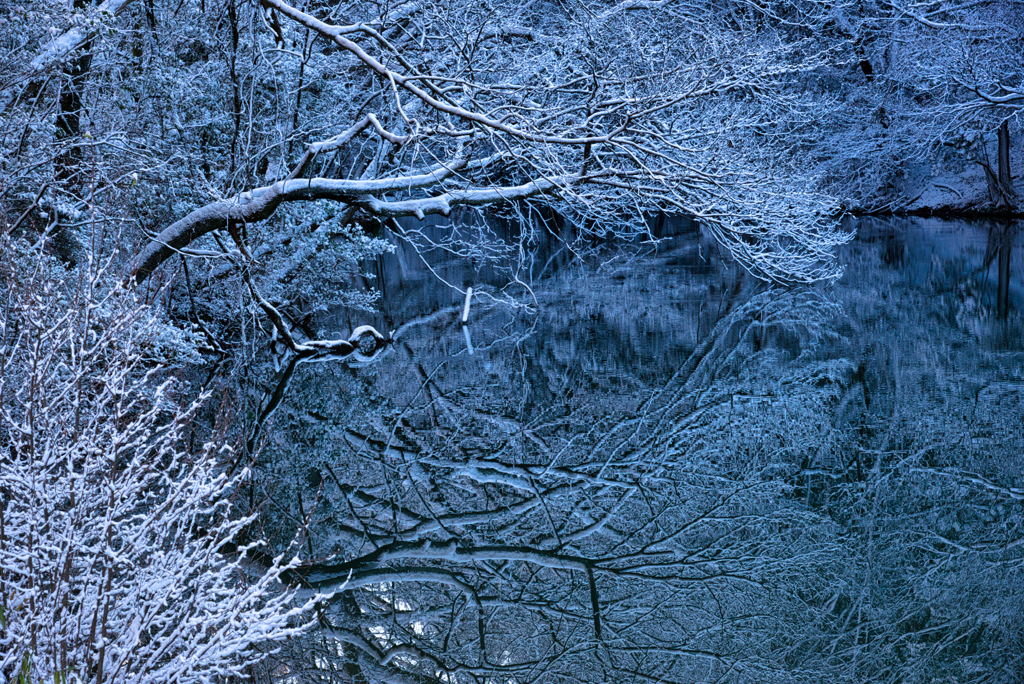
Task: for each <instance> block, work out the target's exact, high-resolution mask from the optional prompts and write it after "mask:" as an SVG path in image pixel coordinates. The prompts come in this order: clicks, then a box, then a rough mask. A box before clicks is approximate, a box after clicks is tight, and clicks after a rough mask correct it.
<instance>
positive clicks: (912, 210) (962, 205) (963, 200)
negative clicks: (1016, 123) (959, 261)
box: [850, 136, 1024, 219]
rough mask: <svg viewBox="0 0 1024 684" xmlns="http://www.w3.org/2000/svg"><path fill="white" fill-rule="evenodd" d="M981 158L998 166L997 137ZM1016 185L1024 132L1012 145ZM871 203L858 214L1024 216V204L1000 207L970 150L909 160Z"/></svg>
mask: <svg viewBox="0 0 1024 684" xmlns="http://www.w3.org/2000/svg"><path fill="white" fill-rule="evenodd" d="M975 154H976V155H977V156H978V157H979V158H980V159H986V158H987V159H988V163H989V164H990V165H991V167H992V168H993V170H994V169H995V166H996V142H995V140H994V139H993V140H992V141H991V142H990V143H989V145H988V147H987V149H986V150H985V152H984V153H981V154H977V153H975ZM1010 160H1011V170H1013V171H1015V173H1014V174H1013V184H1014V186H1015V187H1016V188H1017V191H1018V193H1020V192H1021V188H1022V187H1024V175H1022V174H1021V173H1020V171H1019V169H1021V168H1022V165H1024V136H1017V139H1016V140H1014V141H1013V142H1012V143H1011V145H1010ZM873 199H874V201H872V202H871V203H870V205H869V206H854V207H851V208H850V213H852V214H854V215H872V214H875V215H877V214H887V215H896V216H939V217H944V218H965V219H973V218H1000V219H1020V218H1024V203H1018V206H1017V208H1015V209H1007V208H1006V207H999V206H997V205H996V202H995V201H994V200H993V199H992V197H991V195H990V193H989V187H988V182H987V180H986V178H985V169H984V167H983V166H982V164H981V163H979V161H976V160H972V159H968V158H967V157H966V155H954V154H952V153H949V154H946V155H944V156H943V157H941V158H940V159H938V160H936V161H924V162H917V163H909V164H907V166H906V167H905V168H904V169H903V171H902V174H901V175H900V176H899V177H897V178H895V179H890V181H889V183H887V184H886V186H885V187H884V188H879V189H878V191H877V193H876V195H875V197H874V198H873Z"/></svg>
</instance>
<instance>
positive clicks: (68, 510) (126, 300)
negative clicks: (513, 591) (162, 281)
mask: <svg viewBox="0 0 1024 684" xmlns="http://www.w3.org/2000/svg"><path fill="white" fill-rule="evenodd" d="M2 247H3V254H4V256H3V258H2V266H3V271H2V275H0V277H2V282H3V290H4V292H5V298H4V301H3V303H2V305H0V306H2V309H0V494H2V499H0V679H3V680H4V681H13V679H14V678H15V677H20V676H22V675H24V676H25V677H27V679H26V680H25V681H32V682H45V681H50V680H53V681H55V682H96V683H97V684H100V683H106V682H154V683H155V682H161V683H163V682H169V681H174V682H209V681H214V680H215V679H219V678H223V677H224V676H227V675H242V674H244V673H245V672H246V668H247V667H248V666H250V665H251V664H253V663H254V662H257V661H258V660H259V659H260V658H261V657H262V655H261V653H262V652H263V651H265V649H263V651H261V650H257V649H254V646H264V645H269V647H272V645H273V643H274V642H277V641H280V640H282V639H286V638H288V637H290V636H291V635H293V634H296V633H299V632H301V631H302V629H303V628H304V625H303V624H302V621H301V618H300V614H301V609H302V606H300V605H297V604H296V603H295V602H294V597H293V595H292V593H291V592H289V591H287V590H286V589H285V588H284V587H283V586H282V585H281V583H280V576H281V574H282V572H285V571H286V568H287V565H286V563H283V562H282V559H281V558H277V559H268V558H265V557H264V556H265V553H264V554H263V555H261V552H260V546H259V544H256V543H252V542H249V541H247V535H246V530H247V528H248V527H249V525H250V524H251V522H252V520H253V517H252V515H249V516H242V515H238V514H236V513H235V507H234V506H233V503H232V497H233V495H234V492H235V490H236V488H237V486H238V483H239V482H240V480H241V479H242V478H243V477H245V472H242V473H239V474H236V475H234V476H229V475H226V474H225V473H223V472H222V471H221V469H220V468H219V463H220V462H221V457H222V456H223V455H224V454H223V449H221V448H218V447H217V445H216V444H214V443H205V444H204V443H196V442H195V439H194V435H193V434H192V432H191V430H190V421H191V419H192V417H193V415H194V413H195V412H196V410H197V408H198V404H197V403H192V402H189V401H185V403H184V405H182V404H181V403H180V402H181V401H182V400H181V399H180V398H179V396H178V395H177V393H176V391H175V389H176V387H178V386H179V383H176V382H175V381H174V380H173V379H172V378H171V377H170V376H169V374H168V373H167V372H166V371H162V370H161V369H160V367H159V366H157V365H155V363H154V360H155V359H158V358H166V357H168V356H169V355H170V354H171V353H173V352H174V351H175V350H177V351H178V352H179V353H180V352H181V351H182V350H185V349H187V342H188V341H187V340H183V339H181V337H180V335H173V334H170V333H169V331H168V329H167V328H166V327H165V326H161V325H159V324H158V322H157V320H156V318H155V317H154V315H153V313H152V312H151V311H150V310H149V309H148V308H147V307H145V306H143V305H142V304H141V303H140V302H139V301H138V299H137V297H136V295H134V294H132V293H130V292H128V291H126V290H124V289H123V288H122V286H121V285H120V284H119V282H118V281H117V280H115V279H112V278H110V277H109V276H108V275H107V274H106V273H105V269H104V268H103V267H102V265H101V264H97V263H94V262H93V261H92V260H89V261H87V262H86V263H84V264H82V265H81V266H80V267H79V268H78V269H77V270H76V271H74V272H66V271H65V269H64V267H62V266H61V265H60V264H58V263H55V262H54V261H52V260H49V259H48V258H46V257H43V256H38V254H37V253H36V252H35V251H34V250H33V249H32V248H31V246H30V245H27V244H26V243H24V242H22V241H20V240H12V239H8V238H5V239H4V243H3V245H2ZM253 558H260V559H261V561H262V563H260V564H257V563H254V561H253V560H252V559H253Z"/></svg>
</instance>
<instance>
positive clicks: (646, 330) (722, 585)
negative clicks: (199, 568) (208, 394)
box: [250, 218, 1024, 682]
mask: <svg viewBox="0 0 1024 684" xmlns="http://www.w3.org/2000/svg"><path fill="white" fill-rule="evenodd" d="M851 228H852V229H854V230H856V231H857V239H856V241H854V242H853V243H851V244H850V245H849V246H848V247H847V248H845V249H844V251H843V254H842V259H843V262H844V263H845V265H846V275H845V276H844V278H843V279H842V280H841V281H839V282H838V283H836V284H834V285H831V286H828V287H820V288H809V289H799V290H782V289H769V288H766V287H765V286H764V285H762V284H759V283H757V282H754V281H752V280H751V279H750V278H749V277H747V276H745V275H744V274H743V273H741V272H739V271H738V270H737V269H736V268H735V267H734V266H732V265H730V264H729V263H726V262H724V261H723V260H722V258H721V256H720V255H719V253H718V250H717V249H716V247H715V245H714V244H713V243H712V242H710V241H708V240H707V239H705V238H703V237H702V236H701V234H700V233H699V231H696V230H694V229H693V227H692V226H690V225H687V224H685V223H680V224H678V225H668V226H662V227H661V230H662V231H663V234H664V235H667V237H665V238H664V239H663V240H661V241H660V242H659V243H658V244H656V245H648V246H644V247H643V248H642V249H641V253H640V254H636V253H631V254H628V255H627V254H612V253H604V254H601V255H598V256H596V257H594V258H592V259H590V260H588V263H587V266H586V267H585V268H584V267H580V266H578V265H573V262H572V260H571V259H568V258H565V255H559V254H558V252H557V247H553V248H552V250H550V251H549V253H548V254H547V255H546V256H545V257H544V258H543V259H539V258H538V259H536V260H534V261H532V262H529V263H527V264H525V265H523V267H522V268H520V269H519V271H518V273H517V277H518V281H517V282H516V281H510V279H509V278H508V276H507V274H503V273H501V272H498V271H497V270H494V269H492V268H490V267H488V266H486V265H485V264H484V262H483V261H481V260H480V259H479V258H476V259H473V258H470V259H461V260H460V259H455V258H449V259H443V258H435V259H434V260H433V261H432V267H433V271H434V272H431V271H430V270H428V269H427V268H426V267H425V266H424V265H423V263H422V262H421V261H420V260H419V259H418V257H417V256H416V255H415V253H413V252H411V250H405V251H402V250H400V251H399V252H397V253H396V254H394V255H391V256H388V257H386V258H385V259H382V260H381V261H380V262H379V263H378V264H375V265H372V266H371V268H372V269H373V270H375V271H376V274H375V275H376V284H377V286H378V287H379V288H380V289H381V290H382V291H383V297H382V299H381V300H380V302H379V312H378V313H377V314H372V315H371V314H365V313H361V312H345V311H338V312H334V313H333V314H332V315H331V316H329V317H325V318H324V319H323V320H322V321H321V325H322V328H323V330H324V331H325V332H326V333H327V334H330V333H331V332H332V331H338V332H339V333H340V334H342V335H344V334H347V331H348V330H351V329H353V328H354V327H356V326H358V325H364V324H368V323H369V324H373V325H375V326H376V327H377V328H378V329H381V330H384V331H388V330H396V331H397V336H396V342H395V344H394V345H393V346H392V347H390V348H389V349H387V350H386V351H385V352H384V353H383V354H382V355H381V356H380V357H378V358H377V359H376V361H375V362H373V363H371V364H363V365H360V364H348V363H344V362H328V363H316V364H312V363H311V364H301V365H298V366H295V365H292V366H289V367H287V368H283V369H278V370H273V369H272V368H270V367H269V366H268V367H266V368H265V369H264V370H263V371H262V372H261V379H260V382H259V383H258V384H257V385H256V386H254V389H253V392H252V394H251V395H250V396H251V400H252V401H253V404H254V405H253V410H252V411H251V415H252V416H253V417H254V418H256V417H257V416H259V419H258V421H257V422H258V423H259V431H258V432H254V434H253V442H254V443H255V442H260V443H263V444H265V448H264V450H263V451H262V455H261V456H260V461H259V463H258V467H257V469H256V473H257V476H258V477H259V478H260V479H259V482H260V486H261V492H262V495H263V496H264V498H265V500H266V501H267V502H268V504H267V507H266V509H265V512H264V516H265V519H266V521H267V524H268V529H271V530H277V531H280V533H281V536H280V538H279V539H278V541H279V542H280V543H281V544H286V543H287V541H288V540H289V539H290V538H291V537H290V536H289V535H290V534H291V532H290V530H294V529H295V527H296V526H300V527H303V526H304V527H305V529H306V532H305V533H304V546H305V553H304V554H303V555H304V556H305V557H306V559H307V560H306V566H305V568H304V572H305V573H306V577H307V579H308V581H310V582H313V583H319V584H317V586H323V587H332V586H333V587H335V588H337V587H338V586H341V584H342V583H343V582H344V581H349V582H351V586H350V587H349V588H348V589H346V590H345V591H344V592H342V595H343V596H345V597H346V598H345V599H344V600H338V601H335V602H334V603H332V604H330V609H329V610H327V611H326V612H325V615H324V617H323V619H322V622H321V627H322V628H323V629H324V630H325V631H324V632H323V634H324V635H329V636H330V638H328V637H327V636H324V640H323V641H321V642H317V643H319V644H321V646H320V648H322V649H324V650H322V651H321V656H320V659H319V660H316V658H313V660H312V661H309V662H312V663H313V664H311V665H308V666H309V667H311V668H313V669H316V668H324V667H326V668H328V669H329V668H330V667H334V666H335V665H329V664H330V663H342V664H341V665H336V666H337V667H338V668H340V669H339V672H342V671H343V672H348V673H349V674H351V671H352V668H354V667H356V666H357V664H358V667H362V668H363V674H364V675H365V676H367V677H370V676H371V675H373V673H374V672H376V673H377V674H376V675H373V676H385V674H387V673H388V672H390V673H391V674H394V670H395V668H397V669H398V670H401V671H402V672H405V673H406V674H408V673H411V672H418V673H419V674H421V675H425V676H428V678H429V677H439V676H441V675H442V674H444V673H452V672H457V671H461V672H472V673H475V675H474V676H482V677H495V678H498V679H501V680H503V681H513V680H519V679H524V680H526V679H530V680H532V681H559V680H564V679H571V680H573V681H594V682H598V681H627V680H632V679H636V680H637V681H648V680H650V679H651V678H654V679H663V680H666V681H711V680H717V679H719V678H722V680H723V681H725V680H728V679H730V678H735V677H736V676H738V675H737V673H738V672H744V673H746V675H744V676H748V677H753V678H754V680H756V681H768V680H778V681H786V680H787V678H788V677H793V678H796V679H799V678H800V677H807V676H811V675H815V676H819V677H825V678H826V680H828V681H840V673H842V676H843V677H847V678H849V679H850V680H851V681H869V680H870V681H912V680H915V679H914V678H915V677H916V678H918V679H920V678H922V677H924V678H925V680H928V681H939V680H938V679H935V677H937V676H938V675H939V674H940V673H941V674H942V677H945V678H946V679H945V680H944V681H966V680H967V679H970V678H972V677H974V678H977V677H976V676H975V675H977V674H978V673H979V672H982V673H986V676H988V675H989V674H991V675H992V678H991V679H989V680H987V681H1013V677H1014V676H1015V675H1014V674H1012V673H1013V672H1016V669H1015V668H1016V667H1017V665H1019V664H1020V649H1019V648H1017V647H1016V646H1014V644H1019V643H1021V641H1020V640H1021V638H1022V633H1021V628H1020V623H1021V621H1020V620H1019V619H1018V617H1015V616H1017V615H1018V612H1019V606H1020V605H1021V597H1022V596H1024V580H1022V577H1021V574H1022V573H1021V570H1020V569H1021V567H1024V557H1022V550H1024V503H1022V502H1024V493H1022V490H1021V489H1020V487H1021V485H1022V483H1024V477H1022V475H1024V457H1022V454H1024V430H1022V429H1021V425H1022V419H1024V316H1022V311H1024V287H1022V280H1021V274H1022V273H1024V263H1022V262H1024V258H1022V257H1024V244H1022V234H1021V233H1022V231H1019V230H1017V231H1016V232H1014V229H1013V226H1009V227H1007V226H1003V225H995V224H984V223H966V222H953V221H944V220H939V219H917V218H906V219H860V220H857V221H853V222H851ZM424 230H429V228H425V229H424ZM437 232H438V234H440V232H442V231H440V229H437ZM429 256H430V255H428V257H429ZM434 256H435V257H437V256H438V255H434ZM438 277H441V278H443V279H444V280H445V281H447V282H448V283H449V284H450V285H451V286H452V287H451V288H449V287H445V286H443V285H439V283H438V280H437V278H438ZM467 286H472V287H474V290H475V292H476V294H475V296H474V299H473V303H472V308H471V311H470V316H469V322H468V325H466V326H463V325H461V320H460V317H461V314H462V309H463V300H464V295H463V293H462V292H461V291H460V290H462V289H463V288H465V287H467ZM339 635H340V636H339ZM346 635H347V636H346ZM332 640H333V641H332ZM371 642H372V643H371ZM304 648H306V649H307V651H303V653H306V654H308V653H311V652H313V651H309V650H308V649H310V648H313V647H312V646H309V645H308V644H307V645H306V646H304ZM388 649H405V650H401V651H400V652H402V653H404V654H405V656H403V658H404V659H402V658H399V659H397V660H395V659H393V658H392V657H391V656H388V655H387V653H389V652H390V651H389V650H388ZM396 652H398V651H396ZM375 654H376V655H375ZM1014 654H1016V655H1014ZM303 657H307V656H303ZM307 660H308V657H307ZM313 661H315V662H313ZM307 664H308V663H307ZM344 668H349V669H348V670H345V669H344ZM374 668H376V669H374ZM388 668H391V669H390V670H389V669H388ZM459 668H462V669H461V670H460V669H459ZM828 668H837V669H834V670H829V669H828ZM830 672H831V674H828V673H830ZM382 673H383V674H382ZM624 673H631V674H629V676H626V674H624ZM346 676H348V675H346ZM388 676H390V675H388ZM445 677H449V675H448V674H446V675H445ZM357 679H358V677H357ZM443 679H444V678H443V677H442V680H443ZM456 679H457V678H456ZM448 681H455V679H452V678H449V679H448ZM459 681H461V680H459ZM979 681H981V680H979Z"/></svg>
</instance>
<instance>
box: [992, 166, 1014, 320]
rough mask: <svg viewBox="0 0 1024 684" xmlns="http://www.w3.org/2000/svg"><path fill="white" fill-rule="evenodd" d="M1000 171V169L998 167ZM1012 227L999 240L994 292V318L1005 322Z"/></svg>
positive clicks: (1005, 228) (1007, 313) (1008, 306)
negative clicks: (996, 280)
mask: <svg viewBox="0 0 1024 684" xmlns="http://www.w3.org/2000/svg"><path fill="white" fill-rule="evenodd" d="M1000 170H1002V167H1000ZM1013 232H1014V231H1013V227H1012V225H1006V226H1005V227H1004V228H1003V233H1002V235H1001V236H1000V238H999V282H998V286H997V287H998V289H997V291H996V316H997V317H998V318H1000V319H1002V320H1005V319H1006V318H1007V316H1008V315H1009V313H1010V250H1011V249H1012V248H1013Z"/></svg>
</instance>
